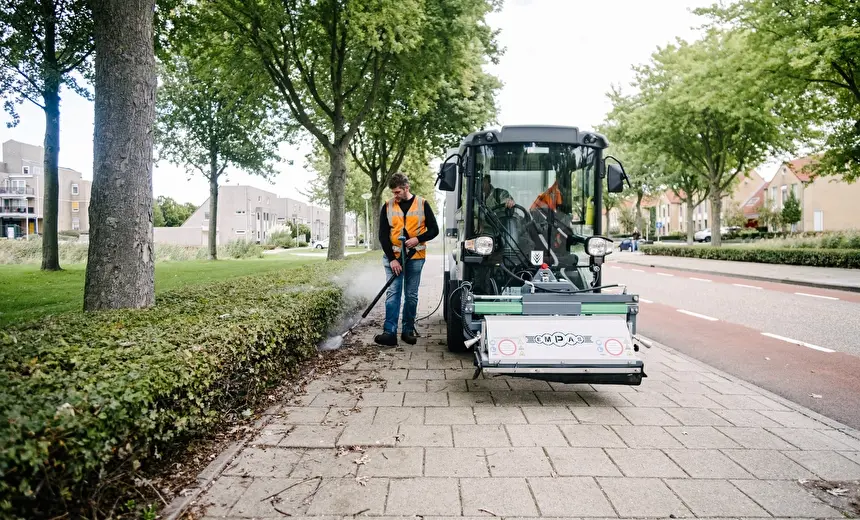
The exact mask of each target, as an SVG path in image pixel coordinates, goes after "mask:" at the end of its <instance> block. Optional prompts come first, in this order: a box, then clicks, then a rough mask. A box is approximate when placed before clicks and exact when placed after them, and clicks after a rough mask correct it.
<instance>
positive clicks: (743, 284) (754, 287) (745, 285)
mask: <svg viewBox="0 0 860 520" xmlns="http://www.w3.org/2000/svg"><path fill="white" fill-rule="evenodd" d="M732 285H734V286H735V287H746V288H747V289H761V287H759V286H758V285H747V284H745V283H733V284H732Z"/></svg>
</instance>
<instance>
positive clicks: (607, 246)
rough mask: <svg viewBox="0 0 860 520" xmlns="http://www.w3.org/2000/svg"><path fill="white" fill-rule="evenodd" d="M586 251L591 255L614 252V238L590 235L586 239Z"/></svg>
mask: <svg viewBox="0 0 860 520" xmlns="http://www.w3.org/2000/svg"><path fill="white" fill-rule="evenodd" d="M585 252H586V253H588V255H589V256H606V255H608V254H611V253H612V240H609V239H608V238H605V237H590V238H588V239H587V240H586V241H585Z"/></svg>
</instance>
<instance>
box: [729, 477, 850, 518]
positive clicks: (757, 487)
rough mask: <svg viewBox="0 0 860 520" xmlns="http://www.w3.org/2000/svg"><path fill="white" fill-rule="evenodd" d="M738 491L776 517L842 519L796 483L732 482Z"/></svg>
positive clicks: (783, 481)
mask: <svg viewBox="0 0 860 520" xmlns="http://www.w3.org/2000/svg"><path fill="white" fill-rule="evenodd" d="M731 482H732V484H734V485H735V486H736V487H737V488H738V489H740V490H741V491H743V492H744V493H745V494H746V495H747V496H749V497H750V498H752V499H753V500H755V501H756V502H757V503H758V504H759V505H761V506H762V507H764V508H765V509H766V510H767V511H768V512H769V513H770V514H772V515H774V516H786V517H788V516H794V517H797V516H806V517H814V518H828V517H829V518H835V517H842V514H841V513H840V512H839V511H837V510H836V509H833V508H832V507H830V506H828V505H827V504H825V503H824V502H822V501H821V500H819V499H818V498H816V497H814V496H813V495H812V494H811V493H809V492H808V491H806V490H805V489H803V488H802V487H800V485H798V484H797V483H796V482H793V481H785V480H732V481H731Z"/></svg>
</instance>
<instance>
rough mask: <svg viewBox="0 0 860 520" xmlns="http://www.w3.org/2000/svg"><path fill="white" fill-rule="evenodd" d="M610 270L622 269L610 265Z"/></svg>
mask: <svg viewBox="0 0 860 520" xmlns="http://www.w3.org/2000/svg"><path fill="white" fill-rule="evenodd" d="M609 268H610V269H621V268H620V267H618V266H617V265H610V266H609Z"/></svg>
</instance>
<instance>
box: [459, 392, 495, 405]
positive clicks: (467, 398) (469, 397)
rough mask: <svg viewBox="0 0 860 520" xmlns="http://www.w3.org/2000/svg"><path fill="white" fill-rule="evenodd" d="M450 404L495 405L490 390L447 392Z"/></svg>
mask: <svg viewBox="0 0 860 520" xmlns="http://www.w3.org/2000/svg"><path fill="white" fill-rule="evenodd" d="M448 403H449V404H450V405H451V406H495V404H496V403H495V402H494V401H493V396H492V395H490V392H477V391H476V392H448Z"/></svg>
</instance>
